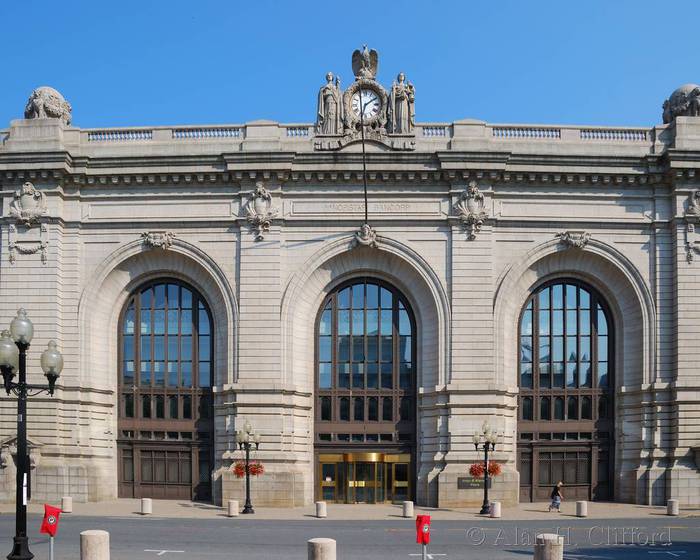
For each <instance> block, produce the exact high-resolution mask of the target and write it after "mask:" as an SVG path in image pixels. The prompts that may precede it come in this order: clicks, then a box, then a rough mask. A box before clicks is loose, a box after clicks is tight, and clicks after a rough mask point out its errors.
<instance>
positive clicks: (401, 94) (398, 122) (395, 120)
mask: <svg viewBox="0 0 700 560" xmlns="http://www.w3.org/2000/svg"><path fill="white" fill-rule="evenodd" d="M396 80H397V81H396V82H394V83H393V85H392V86H391V96H390V99H389V111H390V112H391V117H390V122H391V131H392V132H393V133H394V134H410V133H411V132H412V131H413V127H414V126H415V124H416V115H415V109H414V103H415V98H416V90H415V88H414V87H413V84H412V83H411V82H406V75H405V74H404V73H403V72H400V73H399V75H398V76H397V77H396Z"/></svg>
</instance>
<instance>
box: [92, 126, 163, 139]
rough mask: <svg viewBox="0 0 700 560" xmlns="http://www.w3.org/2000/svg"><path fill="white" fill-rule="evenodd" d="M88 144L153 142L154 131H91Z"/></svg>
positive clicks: (116, 129) (114, 129)
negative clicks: (135, 141)
mask: <svg viewBox="0 0 700 560" xmlns="http://www.w3.org/2000/svg"><path fill="white" fill-rule="evenodd" d="M87 139H88V142H131V141H134V140H152V139H153V131H152V130H146V129H133V130H132V129H127V130H124V129H120V128H113V129H106V130H91V131H88V133H87Z"/></svg>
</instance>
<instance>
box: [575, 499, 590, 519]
mask: <svg viewBox="0 0 700 560" xmlns="http://www.w3.org/2000/svg"><path fill="white" fill-rule="evenodd" d="M576 517H588V502H586V501H579V502H576Z"/></svg>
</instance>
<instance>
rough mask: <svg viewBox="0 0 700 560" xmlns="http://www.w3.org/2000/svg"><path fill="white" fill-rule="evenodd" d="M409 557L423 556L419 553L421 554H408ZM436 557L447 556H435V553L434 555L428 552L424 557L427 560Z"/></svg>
mask: <svg viewBox="0 0 700 560" xmlns="http://www.w3.org/2000/svg"><path fill="white" fill-rule="evenodd" d="M409 556H423V554H422V553H421V554H409ZM436 556H447V554H437V553H435V552H428V553H427V554H426V555H425V557H426V558H427V559H428V560H433V558H435V557H436Z"/></svg>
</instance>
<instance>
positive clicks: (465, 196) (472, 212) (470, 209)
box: [454, 181, 488, 240]
mask: <svg viewBox="0 0 700 560" xmlns="http://www.w3.org/2000/svg"><path fill="white" fill-rule="evenodd" d="M454 210H455V212H456V213H457V216H458V217H459V220H460V221H461V222H462V225H463V226H464V229H465V231H466V232H467V239H469V240H473V239H476V234H477V233H479V232H480V231H481V226H483V225H484V220H485V219H486V218H488V213H487V212H486V210H485V209H484V195H483V194H482V192H481V191H480V190H479V187H478V185H477V183H476V181H470V182H469V185H468V186H467V190H465V191H464V192H463V193H462V195H461V196H460V197H459V201H458V202H457V204H455V205H454Z"/></svg>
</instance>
